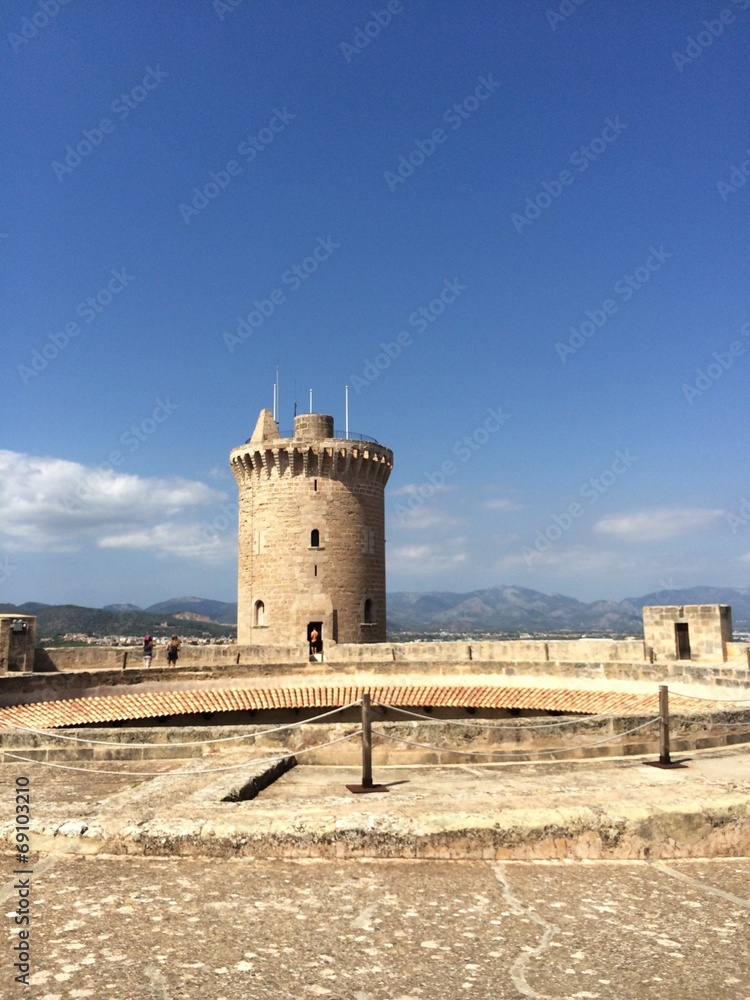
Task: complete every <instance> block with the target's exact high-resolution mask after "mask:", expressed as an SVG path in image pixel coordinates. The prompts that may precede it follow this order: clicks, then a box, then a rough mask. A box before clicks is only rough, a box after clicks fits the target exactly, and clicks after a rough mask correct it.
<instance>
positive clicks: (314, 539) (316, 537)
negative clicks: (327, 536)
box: [310, 528, 320, 549]
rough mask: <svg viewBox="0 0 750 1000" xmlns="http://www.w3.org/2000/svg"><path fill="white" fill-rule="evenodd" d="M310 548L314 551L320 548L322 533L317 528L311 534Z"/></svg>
mask: <svg viewBox="0 0 750 1000" xmlns="http://www.w3.org/2000/svg"><path fill="white" fill-rule="evenodd" d="M310 546H311V548H313V549H317V548H318V547H319V546H320V532H319V531H318V529H317V528H313V530H312V531H311V532H310Z"/></svg>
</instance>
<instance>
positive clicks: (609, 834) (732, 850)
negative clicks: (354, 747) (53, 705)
mask: <svg viewBox="0 0 750 1000" xmlns="http://www.w3.org/2000/svg"><path fill="white" fill-rule="evenodd" d="M237 765H240V766H237ZM266 766H267V765H263V764H257V765H255V766H253V765H252V764H248V763H247V758H246V756H243V755H242V754H241V752H240V751H238V750H237V749H234V750H231V751H223V752H217V753H216V754H212V755H211V756H210V757H206V758H202V759H200V760H190V761H186V762H179V763H178V762H175V761H169V760H164V761H133V762H107V763H106V764H105V763H96V764H94V763H93V762H92V763H90V764H87V765H82V767H83V769H82V770H80V771H79V770H72V771H71V770H64V769H57V768H52V767H50V766H48V765H46V764H41V763H39V764H22V763H21V762H17V763H15V764H5V765H3V766H2V767H1V768H0V779H1V782H2V783H1V784H0V796H2V797H3V799H4V800H6V801H10V798H11V791H12V785H13V782H14V781H15V778H16V776H17V775H19V774H23V775H28V776H29V779H30V781H31V787H32V807H31V824H30V830H31V834H32V845H33V847H34V849H35V850H37V851H39V852H41V853H42V854H46V853H87V854H95V853H108V854H122V853H127V854H141V853H142V854H149V855H155V854H161V855H173V854H176V855H182V856H191V855H203V856H206V857H214V858H215V857H217V856H220V857H256V858H259V857H265V858H292V857H297V858H300V857H371V858H450V859H469V858H483V859H489V860H506V859H508V860H510V859H513V860H530V859H540V860H544V859H563V858H570V859H584V858H586V859H596V858H612V859H615V858H618V859H645V858H648V859H654V858H662V859H667V858H683V857H684V858H687V857H717V856H750V750H748V749H747V748H735V749H723V750H711V751H699V752H696V753H694V754H692V755H691V757H690V759H689V761H688V762H687V766H685V767H681V768H677V769H674V770H661V769H659V768H654V767H650V766H647V765H646V763H645V762H644V761H643V760H640V759H634V758H617V759H611V758H610V759H600V760H589V761H575V762H574V761H567V762H559V763H542V764H540V763H527V764H520V763H514V764H488V765H481V764H472V765H454V766H447V765H446V766H437V767H424V766H416V765H415V766H402V767H394V766H390V767H377V765H376V766H375V768H374V772H373V773H374V779H375V781H376V782H380V783H382V784H384V785H385V786H386V787H387V791H386V792H383V793H376V794H368V795H354V794H352V793H351V792H350V791H348V790H347V788H346V786H347V784H356V783H357V782H359V781H360V780H361V772H360V771H359V770H357V769H355V768H349V767H318V766H312V765H301V764H300V765H298V766H297V767H295V768H293V769H292V770H291V771H288V772H287V773H286V774H284V775H283V776H282V777H281V778H279V780H278V781H276V782H275V784H272V785H271V786H270V787H268V788H266V789H265V790H264V791H262V792H261V793H260V795H258V796H257V798H254V799H253V800H251V801H241V802H227V801H222V799H224V797H225V796H226V795H227V793H228V792H230V791H231V790H232V789H233V788H236V787H238V786H239V785H241V784H243V783H244V782H246V781H248V780H249V779H250V778H252V777H254V776H257V774H258V772H259V770H260V771H262V770H263V768H264V767H266ZM197 768H211V769H212V770H211V771H210V772H208V773H205V774H197V773H196V769H197ZM222 768H226V769H227V770H222ZM107 771H112V772H113V773H106V772H107ZM140 771H148V772H151V775H150V776H144V775H140V774H139V773H138V772H140ZM131 772H135V773H131ZM12 836H13V826H12V822H11V814H10V812H8V813H5V812H3V813H2V814H0V842H6V843H10V842H11V841H10V838H12Z"/></svg>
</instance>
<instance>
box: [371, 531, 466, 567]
mask: <svg viewBox="0 0 750 1000" xmlns="http://www.w3.org/2000/svg"><path fill="white" fill-rule="evenodd" d="M465 543H466V539H465V538H456V539H454V540H453V544H454V546H455V547H456V548H455V550H454V551H451V552H448V551H446V547H445V545H441V544H440V543H438V544H433V545H396V546H393V547H389V549H388V570H389V572H390V571H391V570H393V571H394V572H396V573H403V574H414V575H418V576H425V575H427V574H429V573H440V572H445V571H446V570H449V569H451V568H455V567H456V566H460V565H462V564H463V563H466V562H467V561H468V555H467V553H466V551H465V550H464V548H463V546H464V545H465Z"/></svg>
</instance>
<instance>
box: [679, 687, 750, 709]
mask: <svg viewBox="0 0 750 1000" xmlns="http://www.w3.org/2000/svg"><path fill="white" fill-rule="evenodd" d="M669 690H670V691H671V692H672V694H675V695H677V697H678V698H689V699H690V700H691V701H710V702H711V703H712V704H713V705H743V704H747V702H750V698H703V697H701V695H698V694H681V693H680V692H679V691H675V690H674V688H670V689H669Z"/></svg>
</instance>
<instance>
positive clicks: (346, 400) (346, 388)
mask: <svg viewBox="0 0 750 1000" xmlns="http://www.w3.org/2000/svg"><path fill="white" fill-rule="evenodd" d="M344 437H345V438H347V439H348V437H349V386H348V385H345V386H344Z"/></svg>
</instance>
